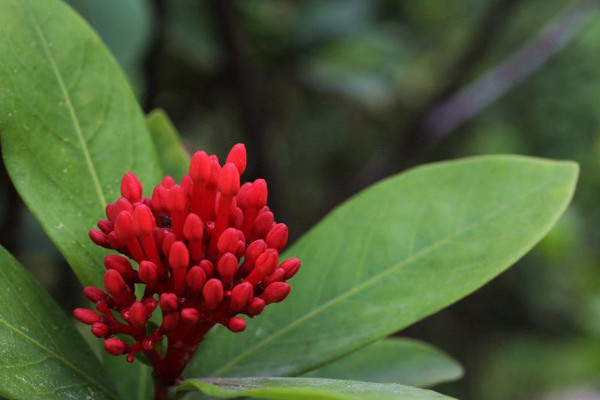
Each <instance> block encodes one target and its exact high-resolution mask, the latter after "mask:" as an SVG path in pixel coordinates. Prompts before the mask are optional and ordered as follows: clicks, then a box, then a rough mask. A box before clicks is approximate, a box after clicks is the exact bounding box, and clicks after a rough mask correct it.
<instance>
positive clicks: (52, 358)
mask: <svg viewBox="0 0 600 400" xmlns="http://www.w3.org/2000/svg"><path fill="white" fill-rule="evenodd" d="M0 282H2V290H0V349H1V350H0V357H1V358H2V362H1V363H0V397H5V398H7V399H23V400H33V399H44V400H45V399H67V398H70V399H98V400H100V399H117V398H118V396H117V394H116V391H115V390H114V389H113V386H112V383H111V381H110V380H109V379H108V376H107V374H106V371H104V370H103V368H102V366H101V365H100V363H99V362H98V360H97V359H96V357H95V356H94V354H93V352H92V350H91V349H90V347H89V346H88V345H87V343H86V342H85V341H84V340H83V339H82V337H81V336H80V335H79V333H78V332H77V331H76V330H75V328H74V326H73V324H72V322H71V321H70V320H69V319H68V318H67V317H66V316H65V315H64V314H63V313H62V311H60V309H59V307H58V305H57V304H56V303H55V302H54V301H53V300H52V298H51V297H50V296H49V295H48V294H47V293H46V292H45V291H44V289H43V288H42V287H41V286H40V285H39V284H38V283H37V282H36V281H34V280H33V279H32V278H31V277H30V276H29V275H27V273H26V272H25V269H24V268H23V267H22V266H21V265H19V264H18V262H17V261H16V260H15V259H14V258H13V257H12V256H11V255H10V254H9V253H8V252H7V251H6V250H4V248H2V247H0Z"/></svg>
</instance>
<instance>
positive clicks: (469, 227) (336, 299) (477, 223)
mask: <svg viewBox="0 0 600 400" xmlns="http://www.w3.org/2000/svg"><path fill="white" fill-rule="evenodd" d="M555 184H556V182H549V183H546V184H543V185H539V186H536V187H535V188H533V189H532V190H531V191H529V192H527V193H526V194H525V195H523V196H519V197H517V198H514V201H513V202H510V203H507V204H506V205H505V206H504V207H501V208H499V209H497V210H496V211H494V212H491V213H489V214H487V215H485V216H483V217H482V218H481V219H479V220H477V221H474V222H472V223H471V224H469V225H467V226H466V227H464V228H463V229H461V230H458V231H456V232H455V233H453V234H450V235H447V236H446V237H445V238H442V239H440V240H439V241H437V242H435V243H432V244H431V245H429V246H426V247H424V248H423V249H422V250H420V251H418V252H416V253H414V254H413V255H411V256H409V257H408V258H406V259H405V260H403V261H401V262H399V263H397V264H395V265H393V266H392V267H390V268H389V269H387V270H385V271H383V272H380V273H379V274H376V275H374V276H373V277H372V278H371V279H368V280H366V281H364V282H363V283H362V284H360V285H358V286H355V287H353V288H351V289H350V290H348V291H346V292H344V293H342V294H340V295H338V296H336V297H334V298H332V299H331V300H329V301H328V302H326V303H323V304H322V305H321V306H319V307H317V308H315V309H313V310H312V311H310V312H309V313H307V314H305V315H304V316H303V317H300V318H298V319H295V320H294V321H293V322H292V323H290V324H288V325H286V326H285V327H284V328H282V329H280V330H279V331H277V332H275V333H274V334H273V335H271V336H269V337H267V338H265V339H264V340H263V341H261V342H258V343H257V344H256V345H254V346H253V347H249V348H248V349H246V350H245V351H243V352H241V353H239V354H238V355H237V356H236V357H234V358H233V359H231V361H229V362H228V363H226V364H225V365H223V366H222V367H220V368H218V369H217V370H215V371H214V372H213V373H211V375H210V376H220V375H221V374H223V373H225V372H226V371H228V370H230V369H231V368H232V367H233V366H235V365H236V364H237V363H238V362H240V361H242V360H244V359H246V358H248V357H249V356H250V355H251V354H252V353H254V352H256V351H258V350H259V349H261V348H263V347H265V346H267V345H268V344H269V343H271V342H273V341H274V340H276V339H277V338H279V337H281V336H283V335H285V334H286V333H287V332H289V331H290V330H293V329H294V328H296V327H297V326H299V325H301V324H303V323H304V322H305V321H308V320H310V319H311V318H313V317H315V316H316V315H318V314H320V313H322V312H324V311H325V310H326V309H328V308H329V307H331V306H333V305H335V304H337V303H339V302H341V301H343V300H345V299H346V298H349V297H351V296H353V295H354V294H356V293H358V292H360V291H362V290H364V289H366V288H368V287H369V286H371V285H374V284H376V283H377V282H379V281H380V280H381V279H384V278H385V277H387V276H388V275H390V274H392V273H393V272H395V271H396V270H398V269H400V268H403V267H406V266H407V265H410V264H412V263H413V262H415V261H417V260H419V259H420V258H422V257H424V256H426V255H427V254H428V253H430V252H431V251H434V250H436V249H437V248H438V247H440V246H442V245H444V244H446V243H448V242H449V241H451V240H453V239H455V238H457V237H459V236H461V235H463V234H465V233H468V232H469V231H472V230H473V229H476V228H477V227H479V226H480V225H481V224H483V223H484V222H487V221H488V220H490V219H492V218H494V217H495V216H497V215H498V214H500V213H502V212H504V211H506V210H507V209H509V208H510V207H512V206H513V205H514V204H516V203H518V202H519V201H522V200H523V199H526V198H528V197H530V196H531V195H533V194H535V193H537V192H538V191H539V190H541V189H543V188H545V187H547V186H550V185H555ZM566 205H568V202H566V204H565V205H563V209H564V208H565V207H566ZM557 215H560V213H558V214H557Z"/></svg>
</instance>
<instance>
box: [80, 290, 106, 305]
mask: <svg viewBox="0 0 600 400" xmlns="http://www.w3.org/2000/svg"><path fill="white" fill-rule="evenodd" d="M83 294H84V296H85V297H87V298H88V300H89V301H91V302H92V303H97V302H99V301H106V300H107V299H108V295H107V294H106V293H104V292H103V291H102V290H100V289H98V288H97V287H95V286H86V287H85V288H84V289H83Z"/></svg>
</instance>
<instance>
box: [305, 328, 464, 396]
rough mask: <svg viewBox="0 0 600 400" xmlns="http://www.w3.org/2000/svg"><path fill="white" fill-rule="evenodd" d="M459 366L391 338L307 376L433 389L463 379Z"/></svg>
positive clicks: (418, 345)
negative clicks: (438, 385)
mask: <svg viewBox="0 0 600 400" xmlns="http://www.w3.org/2000/svg"><path fill="white" fill-rule="evenodd" d="M462 374H463V369H462V367H461V366H460V364H459V363H458V362H456V361H455V360H453V359H452V358H451V357H449V356H448V355H447V354H445V353H443V352H441V351H440V350H438V349H436V348H435V347H433V346H431V345H429V344H427V343H424V342H421V341H419V340H414V339H399V338H390V339H385V340H382V341H379V342H376V343H373V344H371V345H369V346H367V347H365V348H363V349H360V350H358V351H356V352H354V353H352V354H349V355H347V356H346V357H344V358H342V359H341V360H338V361H335V362H333V363H331V364H328V365H326V366H324V367H321V368H319V369H317V370H314V371H311V372H310V373H309V374H308V375H307V376H311V377H319V378H332V379H349V380H355V381H366V382H379V383H400V384H402V385H407V386H416V387H431V386H434V385H437V384H440V383H443V382H449V381H453V380H455V379H458V378H460V377H461V376H462Z"/></svg>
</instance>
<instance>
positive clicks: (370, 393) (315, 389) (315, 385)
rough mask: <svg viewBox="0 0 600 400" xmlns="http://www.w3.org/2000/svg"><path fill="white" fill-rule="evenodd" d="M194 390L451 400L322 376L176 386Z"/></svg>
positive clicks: (315, 399) (324, 399)
mask: <svg viewBox="0 0 600 400" xmlns="http://www.w3.org/2000/svg"><path fill="white" fill-rule="evenodd" d="M193 390H200V391H202V392H203V393H205V394H207V395H209V396H213V397H220V398H225V399H231V398H234V397H240V396H244V397H251V398H257V397H258V398H263V399H275V400H296V399H298V400H300V399H305V400H429V399H439V400H443V399H447V400H450V397H447V396H443V395H441V394H439V393H436V392H432V391H430V390H425V389H417V388H411V387H409V386H404V385H398V384H394V383H372V382H358V381H343V380H338V379H320V378H229V379H227V378H216V379H190V380H187V381H185V382H184V383H182V384H181V385H180V386H179V387H178V388H177V393H184V392H188V391H193Z"/></svg>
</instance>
